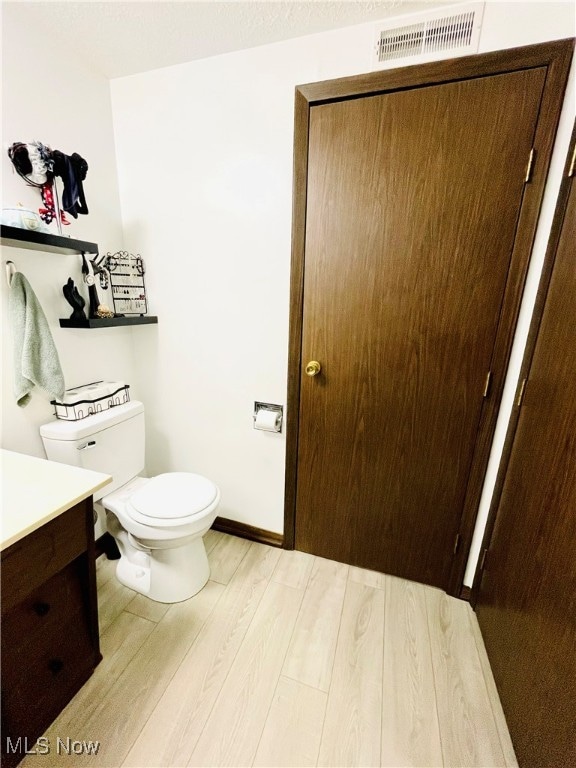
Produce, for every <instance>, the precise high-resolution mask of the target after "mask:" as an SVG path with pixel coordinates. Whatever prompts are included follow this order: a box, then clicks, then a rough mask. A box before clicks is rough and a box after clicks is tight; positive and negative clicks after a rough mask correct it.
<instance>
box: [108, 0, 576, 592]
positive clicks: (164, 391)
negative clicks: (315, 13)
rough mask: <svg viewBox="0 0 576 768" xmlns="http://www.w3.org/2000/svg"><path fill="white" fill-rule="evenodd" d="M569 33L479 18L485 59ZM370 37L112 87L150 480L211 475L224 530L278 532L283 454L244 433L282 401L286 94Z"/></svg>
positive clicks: (362, 65)
mask: <svg viewBox="0 0 576 768" xmlns="http://www.w3.org/2000/svg"><path fill="white" fill-rule="evenodd" d="M573 33H574V24H573V5H572V3H549V2H540V3H535V2H526V3H524V2H520V3H514V2H513V3H498V4H494V3H489V4H488V6H487V8H486V11H485V15H484V26H483V30H482V34H481V41H480V49H481V51H482V52H484V51H488V50H496V49H499V48H504V47H514V46H518V45H523V44H527V43H535V42H542V41H545V40H550V39H557V38H562V37H568V36H570V35H572V34H573ZM372 37H373V25H372V24H367V25H361V26H358V27H351V28H348V29H343V30H338V31H335V32H330V33H323V34H319V35H314V36H310V37H305V38H300V39H297V40H291V41H288V42H282V43H277V44H274V45H269V46H265V47H261V48H255V49H251V50H246V51H241V52H238V53H232V54H227V55H224V56H219V57H215V58H213V59H207V60H203V61H197V62H191V63H189V64H185V65H181V66H176V67H170V68H167V69H163V70H157V71H153V72H148V73H145V74H142V75H137V76H132V77H127V78H121V79H118V80H115V81H113V82H112V104H113V115H114V127H115V136H116V146H117V155H118V172H119V186H120V197H121V201H122V213H123V223H124V233H125V237H126V240H127V242H130V244H131V247H132V248H134V249H136V250H138V251H139V252H140V253H141V254H142V255H143V256H144V258H145V259H146V263H147V265H148V286H149V294H150V304H151V310H152V311H153V312H154V314H158V315H159V320H160V324H159V326H158V332H157V334H155V335H154V336H153V337H146V336H138V337H135V338H134V347H135V351H136V365H137V370H138V381H139V386H140V391H141V392H142V397H143V399H144V401H145V403H146V406H147V412H148V437H149V442H148V468H149V470H150V471H151V472H153V473H156V472H160V471H167V470H178V469H180V470H196V471H199V472H201V473H205V474H207V475H208V476H210V477H212V478H213V479H214V480H215V481H216V482H217V483H218V484H219V485H220V487H221V490H222V506H221V509H220V514H221V515H222V516H224V517H230V518H232V519H234V520H238V521H241V522H245V523H249V524H251V525H255V526H259V527H262V528H265V529H268V530H271V531H282V529H283V490H284V458H285V439H284V435H271V434H265V433H260V432H256V431H254V430H253V428H252V406H253V402H254V400H257V399H258V400H260V399H261V400H265V401H269V402H278V403H282V404H285V402H286V380H287V373H288V371H287V365H288V360H287V342H288V313H289V307H288V300H289V265H290V226H291V192H292V153H293V102H294V87H295V86H296V85H297V84H301V83H306V82H312V81H316V80H323V79H330V78H335V77H340V76H345V75H353V74H357V73H361V72H366V71H369V70H370V69H371V63H370V49H371V45H372ZM568 109H569V111H570V115H571V114H572V113H573V102H572V101H570V103H569V106H568ZM570 115H568V113H567V115H565V116H564V121H563V125H562V128H561V131H560V133H559V138H558V147H557V155H556V156H555V166H554V170H553V173H552V174H551V176H550V184H549V193H548V195H547V201H546V209H545V211H544V212H543V223H544V226H543V228H542V230H541V233H540V236H539V245H538V248H539V251H538V253H537V254H536V258H535V265H536V266H535V269H534V271H533V274H532V277H531V283H532V284H535V282H536V281H537V274H536V273H537V271H538V267H537V262H538V261H539V260H540V259H541V257H542V255H543V251H544V249H545V242H546V236H547V227H548V228H549V218H550V213H551V211H552V209H553V204H554V197H555V190H556V189H557V187H558V184H559V178H560V165H561V160H562V155H563V154H565V151H566V147H567V143H568V135H569V125H568V123H569V119H570ZM544 214H546V215H544ZM544 219H545V221H544ZM528 314H529V313H528ZM526 324H527V313H526V312H525V313H524V315H523V321H522V328H523V329H524V330H525V328H526ZM512 378H513V375H512ZM511 386H512V389H513V384H512V385H511ZM508 395H509V392H508ZM289 416H290V415H289V414H288V418H289ZM501 432H502V426H501V425H500V433H501ZM467 583H470V579H469V578H468V581H467Z"/></svg>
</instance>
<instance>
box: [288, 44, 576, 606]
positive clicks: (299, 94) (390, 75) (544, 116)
mask: <svg viewBox="0 0 576 768" xmlns="http://www.w3.org/2000/svg"><path fill="white" fill-rule="evenodd" d="M573 49H574V40H573V39H572V38H571V39H567V40H557V41H553V42H549V43H542V44H538V45H530V46H523V47H521V48H512V49H507V50H503V51H495V52H491V53H487V54H481V55H477V56H466V57H461V58H459V59H451V60H445V61H440V62H432V63H430V64H422V65H416V66H411V67H402V68H399V69H393V70H386V71H383V72H373V73H368V74H366V75H358V76H355V77H350V78H340V79H338V80H330V81H326V82H323V83H312V84H308V85H303V86H298V87H297V88H296V95H295V138H294V186H293V218H292V262H291V284H290V331H289V359H288V402H287V405H288V411H289V413H290V414H293V416H292V418H291V420H290V425H289V427H288V430H287V435H286V482H285V506H284V546H285V547H286V548H287V549H293V548H294V541H295V525H296V487H297V479H298V478H297V471H298V430H299V415H298V414H299V410H300V381H301V371H300V365H301V361H300V351H301V342H302V304H303V294H304V245H305V236H306V180H307V163H308V120H309V113H310V108H311V106H313V105H314V104H318V103H322V102H325V101H334V100H340V99H348V98H354V97H358V96H367V95H370V94H376V93H386V92H389V91H393V90H398V89H403V88H414V87H418V86H425V85H433V84H436V83H437V84H440V83H446V82H451V81H454V80H461V79H467V78H471V77H483V76H489V75H494V74H499V73H503V72H511V71H516V70H521V69H526V68H528V67H546V68H547V78H546V86H545V90H544V93H543V97H542V102H541V107H540V119H539V122H538V127H537V130H536V136H535V142H536V141H537V143H538V162H537V164H536V168H535V170H534V175H533V178H532V181H531V183H530V184H529V185H527V188H526V190H525V195H524V199H523V202H522V208H521V213H520V217H519V225H518V227H519V228H518V236H517V239H516V243H515V246H514V253H513V255H512V262H511V272H510V275H509V286H508V287H507V291H506V298H505V300H504V305H503V311H502V316H503V320H504V319H505V320H507V321H508V322H509V323H511V326H509V327H508V328H507V329H506V330H504V329H502V331H501V332H500V330H499V337H498V339H497V341H496V346H495V355H494V357H495V360H494V362H495V364H497V365H498V370H496V371H494V381H493V385H492V394H491V397H490V398H488V400H487V401H486V405H485V409H484V414H483V417H482V420H481V424H480V428H479V436H478V441H477V450H476V451H475V458H474V461H473V466H472V469H471V473H470V482H469V488H468V493H467V497H466V502H465V506H464V511H463V516H462V524H461V528H460V534H461V546H460V547H459V550H458V552H457V555H456V557H455V559H454V564H453V569H452V574H451V577H450V584H449V589H448V590H447V591H448V592H449V594H451V595H454V596H459V595H460V591H461V589H462V586H463V576H464V571H465V568H466V562H467V559H468V555H469V552H470V545H471V540H472V534H473V531H474V525H475V522H476V516H477V513H478V506H479V503H480V494H481V491H482V482H483V476H484V473H485V471H486V466H487V464H488V458H489V455H490V447H491V444H492V438H493V436H494V430H495V427H496V420H497V416H498V408H499V405H500V400H501V397H502V391H503V388H504V380H505V373H506V367H507V364H508V360H509V356H510V351H511V347H512V341H513V337H514V331H515V327H516V321H517V317H518V311H519V307H520V301H521V295H522V289H523V286H524V281H525V278H526V273H527V269H528V264H529V255H530V251H531V248H532V243H533V238H534V234H535V231H536V225H537V221H538V214H539V211H540V205H541V202H542V197H543V194H544V188H545V183H546V178H547V174H548V168H549V163H550V157H551V154H552V147H553V143H554V139H555V135H556V128H557V124H558V119H559V116H560V111H561V108H562V101H563V96H564V90H565V88H566V81H567V78H568V72H569V68H570V62H571V59H572V53H573Z"/></svg>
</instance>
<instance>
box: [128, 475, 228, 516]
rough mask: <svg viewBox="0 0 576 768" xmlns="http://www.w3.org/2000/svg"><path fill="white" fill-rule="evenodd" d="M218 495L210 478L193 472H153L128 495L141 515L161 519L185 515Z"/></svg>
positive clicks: (200, 509)
mask: <svg viewBox="0 0 576 768" xmlns="http://www.w3.org/2000/svg"><path fill="white" fill-rule="evenodd" d="M217 497H218V488H217V487H216V486H215V485H214V483H213V482H212V481H211V480H208V478H207V477H203V476H202V475H195V474H193V473H192V472H166V473H165V474H162V475H156V477H153V478H152V479H151V480H150V481H149V482H147V483H146V485H143V486H142V488H139V489H138V490H137V491H136V493H134V494H132V496H131V497H130V504H131V505H132V506H133V507H134V508H135V509H136V510H137V511H138V512H140V514H141V515H145V516H146V517H150V518H156V519H157V520H158V519H161V518H164V519H171V518H173V519H175V518H185V517H190V516H192V515H197V514H198V513H199V512H203V511H204V510H205V509H207V508H208V507H209V506H210V505H211V504H212V503H213V502H214V501H215V500H216V498H217Z"/></svg>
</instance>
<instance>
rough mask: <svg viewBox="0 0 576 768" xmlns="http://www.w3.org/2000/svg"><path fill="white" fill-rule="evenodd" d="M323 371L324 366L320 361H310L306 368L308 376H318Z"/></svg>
mask: <svg viewBox="0 0 576 768" xmlns="http://www.w3.org/2000/svg"><path fill="white" fill-rule="evenodd" d="M321 370H322V366H321V365H320V363H319V362H318V360H310V362H309V363H308V364H307V366H306V376H318V374H319V373H320V371H321Z"/></svg>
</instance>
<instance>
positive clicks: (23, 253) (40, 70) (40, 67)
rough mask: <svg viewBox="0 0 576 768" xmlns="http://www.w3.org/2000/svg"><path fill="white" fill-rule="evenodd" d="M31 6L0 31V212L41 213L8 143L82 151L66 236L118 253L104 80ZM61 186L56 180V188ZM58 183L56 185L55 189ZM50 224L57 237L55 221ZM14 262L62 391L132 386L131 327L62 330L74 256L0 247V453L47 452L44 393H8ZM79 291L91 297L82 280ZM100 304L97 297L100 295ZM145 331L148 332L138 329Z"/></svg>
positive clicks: (13, 13) (76, 275)
mask: <svg viewBox="0 0 576 768" xmlns="http://www.w3.org/2000/svg"><path fill="white" fill-rule="evenodd" d="M27 5H28V4H26V3H23V4H21V5H20V6H18V7H15V4H12V5H11V6H9V7H5V8H4V9H3V30H2V33H3V34H2V48H3V51H2V56H3V60H2V72H3V75H2V158H1V160H0V163H1V165H0V167H1V169H2V206H3V207H12V206H14V205H16V204H17V203H19V202H20V203H22V204H23V205H24V206H25V207H31V208H34V209H37V208H38V207H39V206H41V205H42V203H41V199H40V193H39V191H38V190H36V189H32V188H30V187H27V186H26V184H25V183H24V181H23V180H22V179H20V177H19V176H18V175H16V174H15V173H13V171H12V165H11V163H10V160H9V158H8V156H7V154H6V151H7V148H8V147H9V146H10V145H11V144H12V143H13V142H14V141H24V142H29V141H33V140H36V139H37V140H39V141H42V142H43V143H44V144H47V145H49V146H51V147H52V149H60V150H62V151H64V152H65V153H67V154H71V153H72V152H78V153H79V154H80V155H82V156H83V157H84V158H85V159H86V160H87V162H88V165H89V170H88V175H87V178H86V181H85V183H84V189H85V192H86V199H87V204H88V208H89V211H90V212H89V214H88V215H87V216H84V217H79V218H78V219H77V220H74V219H72V217H69V219H70V221H72V224H71V225H70V226H69V227H66V228H65V231H64V234H70V235H71V236H72V237H78V238H83V239H86V240H90V241H93V242H97V243H99V245H100V248H101V252H106V251H108V250H112V249H113V250H116V249H118V248H122V247H123V234H122V226H121V220H120V210H119V198H118V185H117V170H116V159H115V147H114V139H113V132H112V114H111V103H110V89H109V83H108V81H107V80H105V79H104V78H102V77H100V76H97V75H95V74H93V73H91V72H88V71H86V70H84V69H83V68H82V66H81V63H80V62H78V61H73V60H70V58H69V57H68V56H67V53H66V51H61V50H58V49H57V48H56V47H55V46H54V45H52V43H51V41H50V40H46V39H45V37H44V35H43V34H42V30H41V29H36V30H35V29H34V26H33V24H31V23H30V22H31V17H30V12H29V8H28V7H27ZM59 183H60V182H59ZM61 188H62V187H61V186H60V189H61ZM51 228H52V229H53V230H54V232H55V233H56V232H57V231H56V224H55V223H54V224H52V225H51ZM7 259H11V260H13V261H14V263H15V265H16V267H17V269H18V270H19V271H20V272H22V273H23V274H24V275H25V276H26V277H27V278H28V280H29V282H30V284H31V285H32V288H33V289H34V291H35V293H36V295H37V296H38V298H39V300H40V303H41V304H42V306H43V309H44V312H45V314H46V316H47V318H48V322H49V325H50V330H51V332H52V335H53V337H54V341H55V343H56V346H57V348H58V352H59V356H60V361H61V365H62V368H63V372H64V376H65V380H66V385H67V386H68V387H72V386H75V385H79V384H84V383H87V382H90V381H94V380H97V379H120V380H124V381H126V382H127V383H130V384H135V368H134V365H133V347H132V343H131V339H132V333H135V332H136V330H138V329H135V330H134V331H131V330H130V329H122V328H110V329H103V330H97V331H90V330H65V329H61V328H60V327H59V325H58V318H60V317H69V315H70V313H71V311H72V310H71V307H70V306H69V305H68V304H67V303H66V301H65V299H64V297H63V295H62V286H63V285H64V284H65V282H66V280H67V279H68V277H69V276H71V277H72V278H73V279H74V280H75V281H76V283H77V284H79V283H80V278H81V273H80V257H79V256H61V255H56V254H48V253H42V252H39V251H27V250H21V249H16V248H3V249H2V280H0V299H1V303H2V441H1V444H2V447H3V448H7V449H9V450H14V451H18V452H20V453H27V454H30V455H32V456H41V457H43V456H44V451H43V447H42V442H41V439H40V436H39V433H38V427H39V425H40V424H43V423H44V422H46V421H50V420H51V419H53V418H54V416H53V408H52V406H51V405H50V404H49V400H50V396H49V395H48V394H46V393H45V392H44V391H43V390H41V389H39V388H35V389H34V390H33V395H32V400H31V402H30V403H29V405H27V406H26V407H24V408H20V407H18V406H17V405H16V402H15V399H14V396H13V386H12V382H13V359H12V336H11V329H10V325H9V320H8V312H7V303H8V302H7V297H8V287H7V284H6V280H5V279H4V261H6V260H7ZM79 290H80V291H81V293H83V294H84V296H85V297H86V298H87V290H86V289H85V287H83V286H82V285H81V284H80V286H79ZM101 298H102V299H103V296H101ZM144 332H146V330H144Z"/></svg>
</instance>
